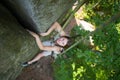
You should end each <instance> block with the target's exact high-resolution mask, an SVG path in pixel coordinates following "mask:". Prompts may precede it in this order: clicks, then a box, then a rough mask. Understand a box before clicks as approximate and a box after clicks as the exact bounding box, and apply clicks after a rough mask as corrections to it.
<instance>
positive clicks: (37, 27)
mask: <svg viewBox="0 0 120 80" xmlns="http://www.w3.org/2000/svg"><path fill="white" fill-rule="evenodd" d="M75 1H76V0H71V1H67V0H3V1H2V3H4V5H6V6H7V7H8V8H9V10H11V11H12V13H13V14H14V15H15V16H16V17H17V19H18V20H19V21H20V22H21V24H23V25H24V27H27V28H29V29H31V30H33V31H35V32H45V31H46V30H47V29H48V28H49V27H50V25H51V24H52V23H53V22H55V21H56V20H57V19H58V18H59V17H60V16H61V15H62V14H63V13H64V12H65V11H67V10H68V9H70V8H71V7H72V5H73V3H74V2H75Z"/></svg>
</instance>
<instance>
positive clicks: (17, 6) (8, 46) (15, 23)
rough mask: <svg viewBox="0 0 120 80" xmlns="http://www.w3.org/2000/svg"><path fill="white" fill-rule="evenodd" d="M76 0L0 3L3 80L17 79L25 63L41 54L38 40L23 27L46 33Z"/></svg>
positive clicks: (8, 0)
mask: <svg viewBox="0 0 120 80" xmlns="http://www.w3.org/2000/svg"><path fill="white" fill-rule="evenodd" d="M75 1H76V0H71V1H67V0H2V1H0V80H15V78H16V77H17V76H18V75H19V74H20V72H21V70H22V68H23V67H21V66H20V64H21V63H23V62H25V61H28V60H30V59H32V58H33V56H34V55H35V54H37V52H38V50H39V49H38V46H37V45H36V42H35V40H34V38H33V37H32V36H31V35H30V34H29V33H28V32H27V31H26V30H25V29H24V28H23V27H25V28H28V29H30V30H33V31H35V32H44V31H46V30H47V29H48V28H49V27H50V25H51V24H52V23H53V22H54V21H55V20H57V19H58V18H59V17H60V16H61V15H62V14H63V13H64V12H65V11H67V10H68V9H69V8H71V6H72V4H73V3H74V2H75Z"/></svg>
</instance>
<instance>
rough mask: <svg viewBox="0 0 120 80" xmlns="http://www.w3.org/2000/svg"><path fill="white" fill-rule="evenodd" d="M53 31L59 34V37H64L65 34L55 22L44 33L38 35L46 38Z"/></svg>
mask: <svg viewBox="0 0 120 80" xmlns="http://www.w3.org/2000/svg"><path fill="white" fill-rule="evenodd" d="M53 30H55V31H57V32H59V34H60V36H65V35H66V33H65V32H64V31H63V29H62V27H61V25H60V24H59V23H58V22H55V23H54V24H53V25H52V26H51V27H50V28H49V29H48V31H47V32H45V33H40V35H41V36H47V35H49V34H50V33H51V32H52V31H53Z"/></svg>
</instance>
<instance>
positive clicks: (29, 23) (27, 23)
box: [0, 0, 39, 33]
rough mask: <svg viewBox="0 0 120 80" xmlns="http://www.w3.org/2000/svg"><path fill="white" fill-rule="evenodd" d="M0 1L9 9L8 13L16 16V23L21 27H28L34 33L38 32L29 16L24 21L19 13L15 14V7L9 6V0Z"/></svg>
mask: <svg viewBox="0 0 120 80" xmlns="http://www.w3.org/2000/svg"><path fill="white" fill-rule="evenodd" d="M0 3H1V4H2V5H3V6H4V7H5V8H7V9H8V10H9V11H10V13H11V14H12V15H13V16H14V17H15V18H16V20H17V21H18V23H19V24H20V25H21V26H22V27H23V28H25V29H29V30H31V31H34V32H36V33H39V31H38V30H37V26H36V24H35V23H34V21H33V20H32V19H31V18H30V17H28V18H29V19H27V20H28V21H25V20H24V18H23V17H21V15H19V14H17V12H16V11H15V9H14V8H13V7H11V4H9V2H7V1H6V0H2V1H0Z"/></svg>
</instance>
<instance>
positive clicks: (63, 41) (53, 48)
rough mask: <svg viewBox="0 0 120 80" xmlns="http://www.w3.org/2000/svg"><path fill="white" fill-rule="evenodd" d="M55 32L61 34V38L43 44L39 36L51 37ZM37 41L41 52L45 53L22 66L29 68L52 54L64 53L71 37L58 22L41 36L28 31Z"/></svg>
mask: <svg viewBox="0 0 120 80" xmlns="http://www.w3.org/2000/svg"><path fill="white" fill-rule="evenodd" d="M53 30H55V31H57V32H59V35H60V37H59V38H57V39H56V40H55V41H45V42H41V40H40V38H39V35H41V36H47V35H49V34H50V33H51V32H52V31H53ZM27 31H28V32H29V33H30V34H31V35H32V36H33V37H34V38H35V40H36V43H37V45H38V47H39V48H40V50H43V52H41V53H39V54H38V55H37V56H36V57H35V58H33V59H32V60H30V61H28V62H25V63H23V64H22V66H28V65H30V64H33V63H34V62H36V61H38V60H39V59H40V58H42V57H44V56H48V55H51V54H52V53H55V54H59V53H61V52H62V51H63V47H65V46H66V45H67V44H68V42H69V37H68V36H67V35H66V33H65V32H64V31H63V29H62V28H61V26H60V24H59V23H58V22H55V23H54V24H53V25H52V26H51V27H50V28H49V30H48V31H47V32H45V33H40V34H39V35H38V34H36V33H34V32H31V31H29V30H27Z"/></svg>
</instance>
